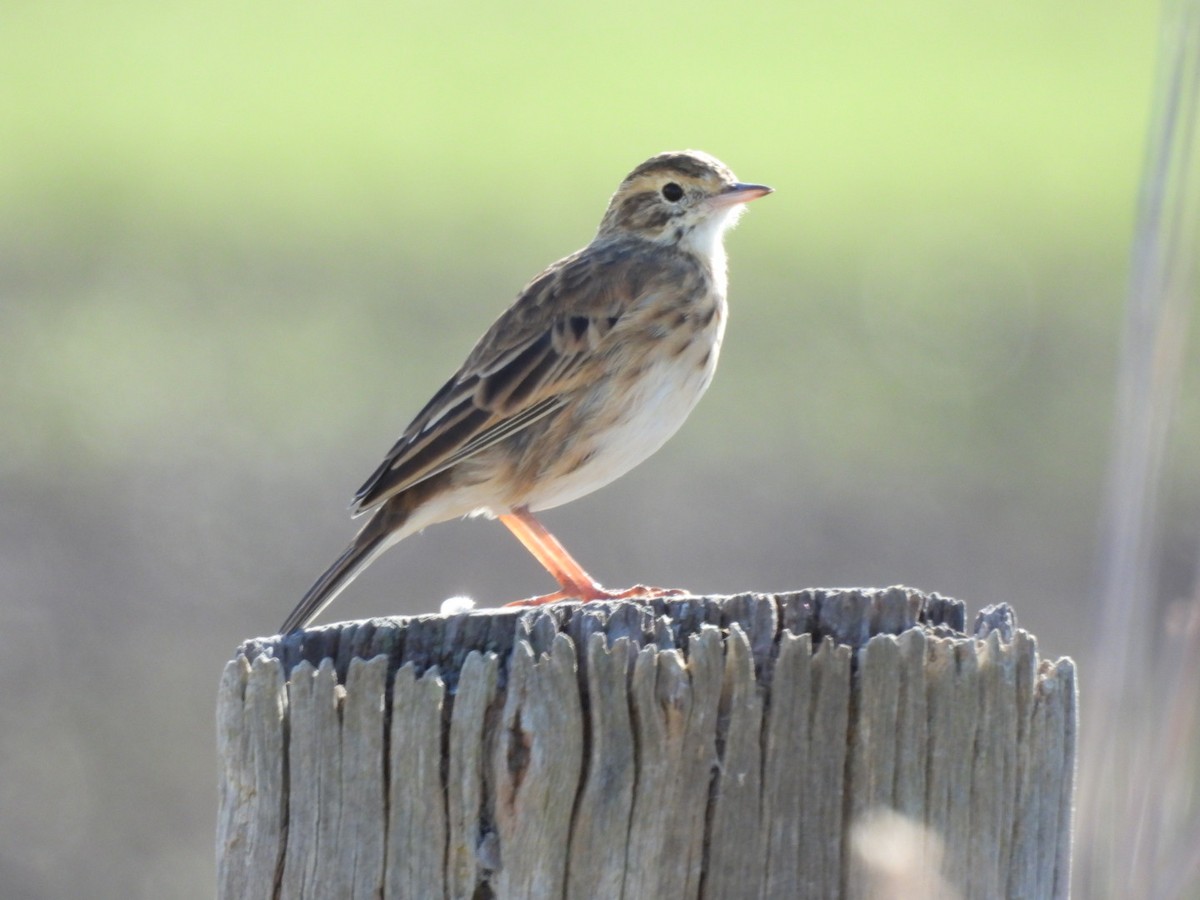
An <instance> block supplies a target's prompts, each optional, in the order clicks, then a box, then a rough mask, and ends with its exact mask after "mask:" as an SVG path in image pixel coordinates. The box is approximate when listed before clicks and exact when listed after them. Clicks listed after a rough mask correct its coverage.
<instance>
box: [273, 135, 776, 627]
mask: <svg viewBox="0 0 1200 900" xmlns="http://www.w3.org/2000/svg"><path fill="white" fill-rule="evenodd" d="M770 192H771V188H769V187H766V186H764V185H761V184H743V183H742V182H739V181H738V180H737V179H736V178H734V176H733V173H732V172H731V171H729V169H728V168H727V167H726V166H725V165H724V164H722V163H721V162H719V161H718V160H716V159H714V158H713V157H711V156H709V155H708V154H706V153H700V152H697V151H694V150H689V151H683V152H675V153H660V154H659V155H658V156H654V157H652V158H650V159H648V160H647V161H646V162H644V163H642V164H641V165H640V166H638V167H637V168H636V169H634V170H633V171H632V172H630V173H629V175H628V177H626V178H625V180H624V181H622V182H621V185H620V187H618V188H617V191H616V193H615V194H613V196H612V199H611V200H610V201H609V204H608V209H607V210H606V211H605V213H604V218H603V219H602V220H601V221H600V227H599V229H598V230H597V232H596V236H595V238H593V239H592V242H591V243H590V244H588V245H587V246H586V247H584V248H583V249H582V250H579V251H577V252H575V253H573V254H571V255H570V256H567V257H565V258H563V259H560V260H559V261H558V262H556V263H554V264H553V265H551V266H550V267H549V268H547V269H546V270H545V271H544V272H542V273H541V274H540V275H538V276H537V277H536V278H535V279H533V281H531V282H530V283H529V284H528V285H527V286H526V287H525V288H524V290H522V291H521V292H520V294H518V295H517V299H516V300H515V301H514V302H513V304H512V305H511V306H510V307H509V308H508V309H507V310H505V312H504V314H503V315H501V316H500V318H499V319H497V320H496V321H495V323H494V324H493V325H492V327H491V328H489V329H488V330H487V332H486V333H485V334H484V335H483V337H482V338H480V339H479V342H478V343H477V344H476V345H475V348H474V349H473V350H472V351H471V354H470V355H469V356H468V357H467V360H466V362H464V363H463V365H462V367H461V368H460V369H459V370H458V371H457V372H456V373H455V374H454V376H453V377H452V378H451V379H450V380H449V381H448V382H446V384H445V385H444V386H443V387H442V389H441V390H439V391H438V392H437V393H436V394H435V395H434V397H433V399H432V400H430V401H429V403H427V404H426V405H425V408H424V409H422V410H421V411H420V412H419V413H418V414H417V416H416V418H415V419H413V421H412V422H411V423H410V424H409V426H408V427H407V428H406V429H405V430H404V433H403V434H402V435H401V436H400V439H399V440H397V441H396V444H395V446H394V447H392V449H391V451H390V452H389V453H388V454H387V457H386V458H385V459H384V460H383V462H382V463H381V464H380V466H379V468H378V469H376V470H375V473H374V474H373V475H371V477H370V478H368V479H367V482H366V484H364V485H363V486H362V487H361V488H360V489H359V491H358V493H357V494H356V495H355V498H354V501H355V502H354V511H355V513H356V514H357V513H366V512H370V513H372V515H371V518H370V519H369V520H367V523H366V524H365V525H364V526H363V528H362V530H361V531H359V533H358V535H357V536H356V537H355V538H354V541H353V542H352V543H351V544H350V546H349V547H347V548H346V550H345V552H343V553H342V555H341V556H340V557H338V559H337V561H336V562H334V564H333V565H332V566H330V567H329V569H328V570H326V572H325V574H323V575H322V576H321V577H320V578H319V579H317V582H316V583H315V584H314V585H313V586H312V587H311V588H309V590H308V593H306V594H305V595H304V598H303V599H302V600H301V601H300V603H299V604H298V605H297V606H296V608H295V609H294V610H292V613H291V615H289V616H288V617H287V620H286V621H285V622H284V623H283V628H282V632H283V633H284V634H287V633H290V632H292V631H294V630H296V629H298V628H303V627H304V626H305V625H307V624H308V623H309V622H311V621H312V620H313V618H315V617H316V616H317V615H318V614H319V613H320V612H321V610H323V609H324V608H325V607H326V605H328V604H329V603H330V602H331V601H332V600H333V598H334V597H335V596H337V594H338V593H339V592H340V591H341V590H342V589H343V588H345V587H346V585H347V584H349V583H350V581H351V580H352V579H353V578H354V577H355V576H356V575H357V574H358V573H359V572H361V571H362V570H363V569H364V568H366V567H367V565H369V564H370V563H371V562H372V560H374V559H375V558H376V557H378V556H379V555H380V554H381V553H383V551H384V550H386V549H387V548H388V547H390V546H392V545H393V544H395V543H397V542H399V541H401V540H403V539H404V538H406V537H408V536H409V535H410V534H414V533H415V532H418V531H420V530H421V529H423V528H425V527H426V526H428V525H433V524H434V523H436V522H444V521H446V520H448V519H453V518H458V517H460V516H465V515H472V514H484V515H488V516H492V517H495V518H498V519H499V520H500V521H501V522H503V523H504V524H505V525H507V526H508V528H509V529H510V530H511V531H512V532H513V534H515V535H516V536H517V538H518V539H519V540H520V541H521V543H523V544H524V545H525V547H526V548H527V549H528V550H529V552H530V553H532V554H533V555H534V556H535V557H536V558H537V560H538V561H539V562H540V563H541V564H542V565H543V566H545V567H546V570H547V571H549V572H550V574H551V575H553V576H554V579H555V580H556V581H557V582H558V585H559V590H558V591H556V592H554V593H553V594H547V595H545V596H543V597H536V598H533V599H532V600H528V601H522V602H524V603H543V602H550V601H553V600H561V599H566V598H572V597H573V598H578V599H581V600H585V601H586V600H600V599H613V598H619V597H650V596H658V595H661V594H664V593H672V592H671V591H666V590H663V589H659V588H648V587H644V586H641V585H638V586H637V587H633V588H629V589H627V590H622V591H610V590H606V589H605V588H603V587H601V586H600V585H599V584H598V583H597V582H596V581H595V580H594V579H593V578H592V577H591V576H590V575H588V574H587V572H585V571H584V570H583V568H582V567H581V566H580V565H579V563H577V562H575V560H574V559H572V558H571V556H570V555H569V554H568V553H567V551H566V550H565V549H563V547H562V545H561V544H559V543H558V541H557V540H555V538H554V537H553V536H552V535H551V534H550V533H549V532H548V531H546V529H545V528H544V527H542V525H541V523H539V522H538V521H537V520H536V519H535V518H534V517H533V513H534V512H535V511H537V510H542V509H550V508H551V507H554V506H559V505H560V504H563V503H567V502H569V501H571V500H574V499H576V498H578V497H582V496H584V495H585V494H589V493H591V492H592V491H594V490H596V489H597V488H599V487H602V486H604V485H606V484H608V483H609V482H610V481H612V480H613V479H615V478H617V477H619V476H621V475H623V474H625V473H626V472H628V471H629V470H630V469H632V468H633V467H634V466H636V465H637V464H638V463H640V462H642V461H643V460H644V459H646V458H647V457H648V456H650V455H651V454H652V453H654V451H656V450H657V449H658V448H659V447H661V446H662V445H663V443H664V442H665V441H666V440H667V438H669V437H670V436H671V435H672V434H674V433H675V431H676V430H677V429H678V428H679V426H680V425H682V424H683V421H684V419H686V418H687V416H688V413H690V412H691V411H692V408H693V407H694V406H695V405H696V401H698V400H699V399H700V396H701V395H702V394H703V393H704V391H705V389H706V388H707V387H708V384H709V382H710V381H711V380H712V376H713V371H714V370H715V369H716V366H717V354H718V353H719V351H720V349H721V338H722V335H723V334H724V332H725V317H726V304H725V291H726V268H725V248H724V244H723V236H724V233H725V231H726V230H727V229H728V228H729V227H731V226H732V225H733V224H734V222H736V221H737V219H738V216H739V215H740V214H741V212H742V211H743V209H744V208H745V207H744V206H743V204H745V203H747V202H748V201H750V200H754V199H756V198H758V197H762V196H764V195H765V194H769V193H770Z"/></svg>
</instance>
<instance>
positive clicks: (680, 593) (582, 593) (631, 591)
mask: <svg viewBox="0 0 1200 900" xmlns="http://www.w3.org/2000/svg"><path fill="white" fill-rule="evenodd" d="M690 593H691V591H686V590H683V589H682V588H660V587H650V586H648V585H645V584H635V585H634V586H633V587H631V588H626V589H625V590H623V591H610V590H609V589H608V588H605V587H601V586H600V585H598V584H590V585H577V586H573V587H571V588H564V589H563V590H561V591H555V592H554V593H552V594H542V595H541V596H540V597H528V598H526V599H525V600H514V601H513V602H512V603H505V604H504V605H505V606H544V605H545V604H547V603H561V602H563V601H565V600H578V601H581V602H583V603H592V602H593V601H596V600H655V599H658V598H659V597H686V596H688V595H689V594H690Z"/></svg>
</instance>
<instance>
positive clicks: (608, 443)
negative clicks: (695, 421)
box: [529, 316, 724, 510]
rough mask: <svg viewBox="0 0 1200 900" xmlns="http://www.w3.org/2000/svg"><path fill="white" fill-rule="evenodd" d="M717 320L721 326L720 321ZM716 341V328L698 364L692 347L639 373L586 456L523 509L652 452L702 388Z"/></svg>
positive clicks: (601, 481) (583, 487)
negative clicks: (631, 390) (620, 411)
mask: <svg viewBox="0 0 1200 900" xmlns="http://www.w3.org/2000/svg"><path fill="white" fill-rule="evenodd" d="M721 318H722V319H723V318H724V317H723V316H722V317H721ZM717 324H718V328H719V330H723V328H720V326H723V325H724V322H723V321H722V322H720V323H717ZM720 341H721V335H720V333H719V331H718V334H717V339H716V341H715V342H714V343H713V344H712V345H711V353H708V359H707V360H706V361H705V364H704V366H703V368H701V365H700V363H701V361H702V360H704V356H705V350H706V347H699V346H697V347H695V348H689V350H687V351H685V352H684V353H682V354H680V356H679V357H677V358H675V359H671V360H664V361H663V362H660V363H658V364H657V365H655V366H653V367H651V368H650V369H648V370H647V371H645V372H644V373H643V374H642V377H641V378H640V379H639V381H638V388H637V390H636V392H635V393H633V394H631V395H630V396H629V397H628V398H624V399H623V400H622V403H621V406H622V409H623V414H622V415H621V416H620V417H619V418H617V419H616V421H614V422H613V423H612V424H611V425H610V426H609V427H608V428H607V429H605V431H604V433H603V436H602V437H601V438H599V439H598V440H597V442H596V444H595V445H594V447H593V451H594V452H593V454H592V456H591V457H590V458H589V459H588V460H587V461H586V462H585V463H584V464H583V465H581V466H580V467H579V468H577V469H576V470H575V471H574V472H572V473H570V474H569V475H566V476H560V477H557V478H554V479H550V480H548V481H547V483H546V484H544V485H542V486H540V487H539V488H537V489H535V490H534V492H533V493H532V495H531V496H530V497H529V508H530V509H532V510H539V509H550V508H551V507H555V506H559V505H561V504H563V503H569V502H570V501H572V500H575V499H578V498H579V497H582V496H584V495H585V494H590V493H591V492H592V491H594V490H596V489H597V488H601V487H603V486H604V485H606V484H608V483H609V482H610V481H613V480H615V479H617V478H620V477H621V476H622V475H624V474H625V473H626V472H628V471H629V470H630V469H632V468H633V467H634V466H636V465H638V464H639V463H641V462H643V461H645V460H646V459H647V458H649V457H650V456H651V455H653V454H654V452H655V451H656V450H658V448H659V447H661V446H662V445H663V444H665V443H666V442H667V439H668V438H669V437H670V436H671V435H673V434H674V433H675V432H676V431H678V430H679V427H680V426H681V425H683V423H684V420H686V419H687V417H688V414H689V413H691V411H692V410H693V409H694V408H695V406H696V403H697V402H698V401H699V400H700V397H701V396H702V395H703V394H704V392H705V390H707V389H708V385H709V383H710V382H711V381H712V376H713V372H714V371H715V370H716V367H717V355H718V352H719V350H720V346H721V343H720ZM705 343H706V344H707V342H705Z"/></svg>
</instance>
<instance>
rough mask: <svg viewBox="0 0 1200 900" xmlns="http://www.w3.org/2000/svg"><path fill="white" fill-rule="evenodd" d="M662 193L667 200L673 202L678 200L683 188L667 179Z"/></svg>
mask: <svg viewBox="0 0 1200 900" xmlns="http://www.w3.org/2000/svg"><path fill="white" fill-rule="evenodd" d="M662 195H663V196H664V197H666V198H667V199H668V200H670V201H671V202H672V203H674V202H675V201H676V200H678V199H679V198H680V197H682V196H683V188H681V187H680V186H679V185H677V184H676V183H675V182H673V181H668V182H667V183H666V184H664V185H663V189H662Z"/></svg>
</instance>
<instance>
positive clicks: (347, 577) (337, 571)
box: [279, 504, 407, 635]
mask: <svg viewBox="0 0 1200 900" xmlns="http://www.w3.org/2000/svg"><path fill="white" fill-rule="evenodd" d="M389 507H391V508H389ZM397 512H399V510H397V509H395V507H394V506H393V505H392V504H387V505H385V506H384V507H382V508H381V509H380V510H379V511H378V512H376V513H375V515H373V516H372V517H371V518H370V520H369V521H368V522H367V524H366V525H364V526H363V527H362V530H361V531H359V532H358V534H357V535H356V536H355V538H354V540H353V541H352V542H351V543H350V546H349V547H347V548H346V549H345V551H344V552H343V553H342V555H341V556H339V557H338V558H337V560H336V561H335V562H334V563H333V565H331V566H330V567H329V568H328V569H326V570H325V573H324V574H323V575H322V576H321V577H320V578H318V579H317V581H316V583H315V584H314V585H313V586H312V587H310V588H309V589H308V592H307V593H306V594H305V595H304V596H303V597H302V598H301V600H300V602H299V603H298V604H296V608H295V609H293V610H292V612H291V614H290V615H289V616H288V617H287V619H286V620H284V623H283V625H282V626H281V627H280V629H279V633H280V634H284V635H288V634H291V633H292V632H293V631H298V630H300V629H301V628H304V627H305V626H307V625H308V623H309V622H311V621H312V620H313V619H315V618H316V617H317V616H319V615H320V614H321V611H322V610H323V609H325V607H327V606H328V605H329V604H330V603H332V602H333V599H334V598H335V597H336V596H337V595H338V594H340V593H341V592H342V591H343V590H344V589H345V587H346V586H347V585H348V584H350V582H351V581H353V580H354V579H355V578H356V577H357V576H358V574H359V572H361V571H362V570H363V569H365V568H366V567H367V566H369V565H370V564H371V563H372V562H373V561H374V560H375V558H376V557H377V556H379V554H381V553H383V551H384V550H386V549H387V548H388V547H390V546H392V545H393V544H395V543H396V542H397V541H399V540H400V539H401V538H402V537H404V536H405V534H406V533H407V532H406V531H405V530H404V529H403V526H404V523H405V519H407V515H405V514H400V515H397Z"/></svg>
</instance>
